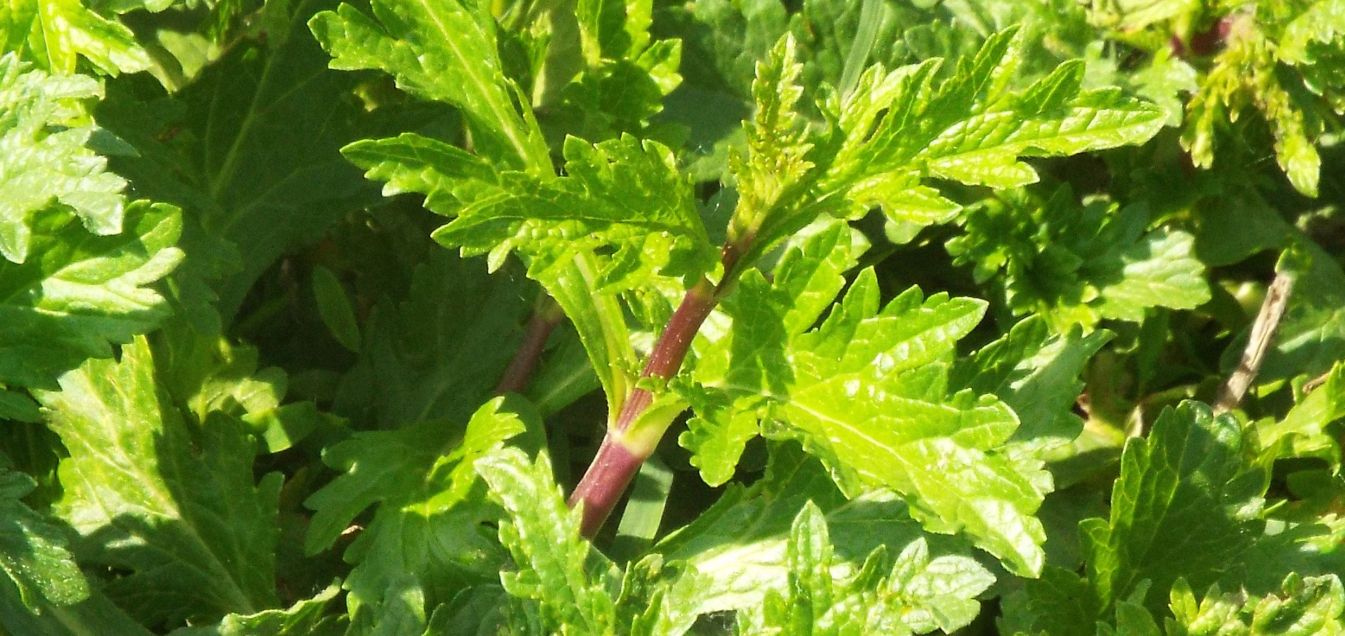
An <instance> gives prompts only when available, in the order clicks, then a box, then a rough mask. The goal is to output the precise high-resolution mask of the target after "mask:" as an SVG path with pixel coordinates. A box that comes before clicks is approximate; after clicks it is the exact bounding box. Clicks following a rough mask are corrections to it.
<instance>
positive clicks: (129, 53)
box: [0, 0, 151, 75]
mask: <svg viewBox="0 0 1345 636" xmlns="http://www.w3.org/2000/svg"><path fill="white" fill-rule="evenodd" d="M0 35H3V37H4V48H3V50H4V51H6V52H10V51H13V52H16V53H17V55H18V56H19V57H21V58H22V59H24V60H26V61H30V62H34V63H36V64H37V65H38V67H39V68H42V69H44V70H49V71H51V72H53V73H73V72H75V68H76V63H77V61H78V58H80V57H83V58H84V59H86V60H88V61H89V62H91V63H92V64H93V65H94V66H95V67H97V68H98V70H100V71H102V72H103V73H106V74H108V75H116V74H118V73H134V72H136V71H143V70H145V69H147V68H149V67H150V63H151V61H150V57H149V54H148V53H146V52H145V50H144V48H142V47H141V45H140V43H138V42H136V39H135V35H134V34H133V33H132V32H131V30H130V29H128V28H127V27H126V25H124V24H122V23H121V22H119V21H117V20H113V19H110V18H108V17H105V16H104V15H102V14H100V13H98V12H97V11H94V10H93V7H89V6H86V5H85V3H83V2H81V1H80V0H17V1H16V2H13V3H10V4H8V5H7V6H6V7H5V10H4V11H3V12H0Z"/></svg>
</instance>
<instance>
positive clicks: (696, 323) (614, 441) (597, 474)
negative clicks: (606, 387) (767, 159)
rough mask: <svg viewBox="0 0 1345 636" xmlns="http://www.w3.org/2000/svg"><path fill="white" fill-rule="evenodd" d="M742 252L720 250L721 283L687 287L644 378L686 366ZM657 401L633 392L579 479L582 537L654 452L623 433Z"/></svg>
mask: <svg viewBox="0 0 1345 636" xmlns="http://www.w3.org/2000/svg"><path fill="white" fill-rule="evenodd" d="M741 253H742V251H741V250H740V249H739V248H737V247H736V246H734V245H732V244H728V245H725V246H724V249H723V251H722V252H721V261H722V262H723V265H724V277H723V278H722V279H721V281H720V284H719V286H718V287H716V286H714V285H712V284H711V283H710V281H708V280H702V281H701V282H700V283H697V284H696V285H695V286H693V287H692V288H691V289H689V290H687V293H686V296H684V297H683V298H682V302H681V304H679V305H678V306H677V310H676V311H674V312H673V315H672V318H669V319H668V325H667V326H666V327H664V329H663V333H662V334H661V335H660V336H659V339H658V342H657V343H655V344H654V349H653V351H651V352H650V353H649V360H648V361H647V362H646V363H645V367H644V371H642V372H641V373H640V377H641V378H642V379H643V378H657V379H660V380H668V379H670V378H672V377H673V376H674V375H677V372H678V371H679V370H680V369H681V368H682V361H683V360H685V359H686V355H687V351H688V350H689V349H690V348H691V341H692V339H693V338H695V337H696V332H697V331H700V328H701V325H702V324H704V323H705V319H706V318H707V317H709V315H710V312H711V311H713V310H714V308H715V305H717V304H718V303H719V298H720V296H721V294H722V293H723V291H724V290H725V289H726V288H727V286H728V284H729V282H730V281H731V280H732V279H733V278H732V277H733V274H735V273H736V272H734V269H733V268H734V267H735V266H736V265H737V263H738V256H739V255H740V254H741ZM653 400H654V396H653V394H652V393H650V392H649V390H648V389H644V388H636V389H635V390H634V391H631V394H630V396H629V397H628V398H627V399H626V401H625V403H624V404H623V405H622V407H621V413H620V415H619V416H618V417H617V420H616V424H615V426H614V427H613V428H612V429H611V430H609V431H608V432H607V435H606V436H605V437H603V440H602V445H601V446H600V447H598V454H597V455H596V456H594V458H593V463H591V464H589V467H588V470H587V471H586V472H585V473H584V477H583V479H581V480H579V484H578V485H577V486H575V489H574V492H573V493H571V494H570V506H571V507H574V506H577V505H579V503H580V502H583V504H584V512H583V521H582V523H581V526H580V528H581V530H582V532H583V535H584V536H585V537H587V538H589V539H592V538H593V536H594V535H595V534H597V533H598V530H599V529H601V528H602V524H603V523H604V522H606V521H607V517H608V516H610V515H611V514H612V509H613V508H615V507H616V504H617V502H618V501H620V500H621V495H622V494H623V493H625V491H626V487H627V486H629V485H630V482H631V480H632V479H634V478H635V473H637V472H639V470H640V465H641V464H643V463H644V460H645V458H646V457H648V453H650V452H652V450H653V449H652V448H651V449H642V450H643V452H636V451H635V450H633V449H631V448H629V447H627V446H626V445H625V444H624V443H623V442H622V441H621V436H620V434H621V433H623V432H625V431H626V430H627V429H629V428H630V427H631V425H632V424H634V423H635V422H636V421H637V420H639V419H640V415H642V414H643V413H644V411H645V409H648V408H649V405H650V404H651V403H652V402H653ZM613 433H615V434H616V437H614V436H613Z"/></svg>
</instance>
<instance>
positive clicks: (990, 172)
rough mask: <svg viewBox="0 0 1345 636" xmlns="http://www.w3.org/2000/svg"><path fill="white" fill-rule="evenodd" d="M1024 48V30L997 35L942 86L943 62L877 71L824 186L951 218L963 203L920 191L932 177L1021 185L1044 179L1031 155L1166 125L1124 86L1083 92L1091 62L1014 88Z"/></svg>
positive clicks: (1105, 144)
mask: <svg viewBox="0 0 1345 636" xmlns="http://www.w3.org/2000/svg"><path fill="white" fill-rule="evenodd" d="M1022 50H1023V42H1022V38H1021V37H1019V36H1018V34H1017V32H1016V31H1015V30H1012V29H1010V30H1006V31H1001V32H999V33H996V34H995V35H993V36H991V37H990V38H989V39H988V40H986V42H985V44H984V45H983V46H982V48H981V50H980V51H979V52H978V53H977V54H976V55H975V56H974V57H971V58H969V59H967V58H964V59H963V60H961V61H960V63H959V64H958V67H957V70H956V72H955V73H954V74H953V76H952V77H951V78H950V79H948V80H947V81H943V82H940V83H938V85H937V87H936V86H935V82H934V77H935V75H934V73H935V71H936V70H937V68H938V61H937V60H935V61H926V62H924V63H921V64H919V65H916V66H908V67H903V68H899V69H897V70H894V71H891V72H886V71H884V70H883V69H882V68H881V67H874V68H871V69H870V70H869V71H868V72H866V73H865V74H864V75H863V76H861V78H860V80H859V83H858V85H857V86H856V88H855V90H854V91H853V92H852V93H851V94H850V95H849V96H848V97H847V98H846V99H845V100H844V101H843V102H842V103H841V104H839V105H838V106H837V108H838V110H837V112H836V113H835V116H836V117H837V118H838V122H839V125H840V128H841V134H842V135H843V137H842V140H841V142H840V147H839V148H838V149H837V151H836V155H835V157H834V159H833V160H832V162H831V166H830V167H829V169H828V171H827V175H826V178H825V183H824V186H823V187H824V189H826V190H836V191H843V192H845V193H846V196H847V197H848V198H850V199H851V200H853V201H854V203H855V204H857V205H858V206H860V207H865V208H866V207H868V206H874V205H876V206H879V207H882V208H883V209H884V211H885V212H886V213H887V214H888V216H889V217H891V218H893V219H896V220H901V221H906V222H911V223H919V224H929V223H935V222H941V221H946V220H948V219H949V218H950V217H951V214H952V212H953V211H955V210H956V207H955V206H952V204H950V203H948V202H947V201H946V200H943V199H941V198H939V197H938V195H937V194H935V193H933V192H932V191H928V189H927V188H926V189H925V190H924V191H922V190H921V189H919V187H918V186H919V184H920V181H921V180H922V179H923V178H927V177H935V178H940V179H947V180H953V181H959V182H961V183H966V184H969V185H986V186H990V187H993V188H1012V187H1017V186H1022V185H1026V184H1028V183H1033V182H1035V181H1037V174H1036V171H1035V170H1033V169H1032V168H1031V167H1029V166H1028V165H1027V164H1025V163H1023V162H1022V161H1020V159H1019V158H1020V157H1022V156H1058V155H1070V154H1075V153H1080V152H1085V151H1089V150H1100V149H1103V148H1112V147H1116V146H1124V145H1132V144H1139V143H1143V142H1144V141H1147V140H1148V139H1149V138H1150V137H1152V136H1153V135H1154V134H1155V133H1157V132H1158V130H1159V129H1160V128H1161V127H1162V123H1163V115H1162V112H1161V111H1160V110H1159V109H1158V108H1157V107H1155V106H1153V105H1151V104H1148V103H1146V102H1142V101H1140V100H1137V99H1134V98H1132V97H1127V96H1124V95H1122V94H1121V93H1119V92H1118V91H1116V90H1114V89H1112V90H1085V89H1082V88H1081V85H1082V80H1083V72H1084V67H1083V64H1082V63H1080V62H1066V63H1064V64H1062V65H1060V66H1058V67H1057V68H1056V69H1055V70H1054V71H1053V72H1051V73H1050V74H1048V75H1047V76H1045V77H1043V78H1041V79H1039V80H1037V81H1036V82H1035V83H1033V84H1032V85H1031V86H1029V87H1028V88H1026V89H1025V90H1023V91H1021V92H1017V93H1015V92H1011V91H1010V90H1009V89H1008V83H1009V80H1010V78H1011V77H1012V75H1013V73H1014V72H1015V69H1016V66H1017V64H1018V62H1019V58H1020V56H1021V55H1022ZM913 192H914V193H920V194H919V197H918V198H917V199H912V198H911V193H913Z"/></svg>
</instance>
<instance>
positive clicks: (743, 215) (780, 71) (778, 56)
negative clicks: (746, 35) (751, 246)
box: [729, 35, 813, 245]
mask: <svg viewBox="0 0 1345 636" xmlns="http://www.w3.org/2000/svg"><path fill="white" fill-rule="evenodd" d="M795 49H796V46H795V43H794V39H793V37H791V36H788V35H787V36H785V37H783V38H781V39H780V42H779V43H778V44H776V45H775V47H774V48H773V49H771V52H770V56H769V57H767V58H766V60H765V61H764V62H760V63H758V64H757V69H756V71H757V72H756V79H755V80H753V81H752V99H753V101H754V103H755V105H756V112H754V113H753V114H752V122H751V123H750V124H745V125H744V126H743V129H744V132H745V133H746V136H747V149H746V152H745V154H740V153H737V152H731V153H730V154H729V172H730V173H731V174H732V175H733V176H734V178H735V179H737V187H738V207H737V209H736V210H735V211H734V215H733V223H734V225H731V226H730V227H729V241H730V242H732V243H733V244H735V245H736V244H741V242H742V241H752V240H755V239H756V235H757V233H758V232H760V231H761V226H762V224H763V223H765V222H766V221H767V216H766V215H767V214H768V213H769V212H770V211H771V208H772V207H773V206H775V205H776V204H777V203H778V202H779V200H780V198H781V197H782V196H785V195H786V193H787V192H790V190H791V189H794V188H797V187H798V185H799V184H800V183H801V182H803V180H804V178H805V177H806V176H808V174H809V172H810V170H811V169H812V168H813V164H812V162H810V161H808V159H807V158H806V155H807V154H808V151H809V150H810V149H811V148H812V144H810V143H809V142H808V138H807V134H806V133H807V130H806V128H805V126H804V122H803V118H802V117H800V116H799V114H798V113H797V112H796V108H797V105H798V101H799V98H800V97H802V96H803V89H802V88H801V87H800V86H799V74H800V73H801V72H802V70H803V65H802V64H799V63H798V61H796V59H795V58H796V56H797V53H796V50H795Z"/></svg>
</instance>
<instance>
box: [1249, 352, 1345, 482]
mask: <svg viewBox="0 0 1345 636" xmlns="http://www.w3.org/2000/svg"><path fill="white" fill-rule="evenodd" d="M1342 417H1345V362H1340V363H1336V366H1334V367H1332V369H1331V371H1329V372H1328V373H1327V375H1326V378H1325V380H1324V381H1323V382H1322V384H1321V385H1320V386H1318V387H1317V388H1316V389H1314V390H1313V391H1312V393H1309V394H1307V395H1305V396H1303V399H1301V400H1299V402H1298V404H1295V405H1294V407H1293V408H1292V409H1289V413H1288V414H1286V415H1285V416H1284V419H1281V420H1279V421H1278V422H1276V421H1268V422H1261V423H1258V425H1257V427H1256V436H1257V442H1258V443H1259V444H1260V446H1261V449H1262V450H1261V454H1262V457H1263V458H1264V459H1269V460H1273V459H1278V458H1281V457H1319V458H1321V459H1322V460H1324V461H1326V463H1327V464H1328V465H1329V466H1330V467H1331V468H1332V469H1333V470H1338V469H1339V468H1340V462H1341V456H1340V444H1339V442H1337V441H1336V438H1335V436H1333V435H1332V434H1331V433H1330V432H1329V431H1328V430H1327V426H1328V425H1330V424H1331V423H1332V422H1335V421H1337V420H1339V419H1341V418H1342Z"/></svg>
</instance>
